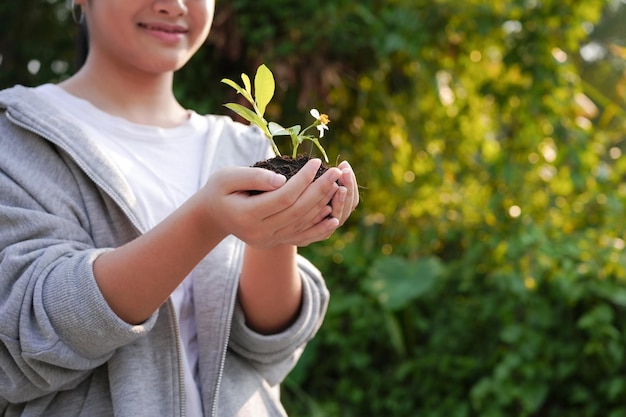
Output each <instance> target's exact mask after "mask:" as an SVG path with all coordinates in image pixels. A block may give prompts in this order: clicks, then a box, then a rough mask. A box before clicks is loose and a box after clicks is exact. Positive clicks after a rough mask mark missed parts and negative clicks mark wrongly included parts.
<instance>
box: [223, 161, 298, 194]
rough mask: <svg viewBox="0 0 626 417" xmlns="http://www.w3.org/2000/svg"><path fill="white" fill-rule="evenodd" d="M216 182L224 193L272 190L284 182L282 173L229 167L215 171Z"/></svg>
mask: <svg viewBox="0 0 626 417" xmlns="http://www.w3.org/2000/svg"><path fill="white" fill-rule="evenodd" d="M213 175H214V176H216V177H217V179H218V180H217V181H216V183H217V184H219V186H220V188H222V190H223V191H224V193H225V194H233V193H237V192H242V191H273V190H276V189H277V188H280V187H281V186H283V185H284V184H285V182H286V181H287V179H286V178H285V176H284V175H280V174H277V173H275V172H272V171H268V170H266V169H262V168H248V167H229V168H224V169H221V170H219V171H217V172H216V173H215V174H213Z"/></svg>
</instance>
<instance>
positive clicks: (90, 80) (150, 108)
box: [60, 60, 189, 127]
mask: <svg viewBox="0 0 626 417" xmlns="http://www.w3.org/2000/svg"><path fill="white" fill-rule="evenodd" d="M172 83H173V73H172V72H167V73H159V74H147V73H145V72H142V73H138V72H134V73H133V72H129V71H125V72H123V71H115V70H111V69H106V70H105V69H103V68H102V67H99V66H98V65H97V63H95V62H90V61H89V60H87V62H86V63H85V65H84V66H83V68H81V69H80V71H78V72H77V73H76V74H75V75H74V76H72V77H71V78H69V79H67V80H65V81H63V82H62V83H61V84H60V87H61V88H63V89H65V90H66V91H67V92H69V93H71V94H73V95H75V96H77V97H80V98H82V99H85V100H87V101H89V102H91V103H92V104H93V105H94V106H96V107H98V108H99V109H101V110H103V111H105V112H107V113H109V114H112V115H114V116H118V117H122V118H124V119H127V120H129V121H131V122H133V123H137V124H143V125H153V126H159V127H175V126H179V125H181V124H183V123H185V122H186V121H187V120H188V118H189V112H188V111H186V110H185V109H184V108H183V107H182V106H181V105H180V104H179V103H178V101H177V100H176V98H175V97H174V93H173V90H172Z"/></svg>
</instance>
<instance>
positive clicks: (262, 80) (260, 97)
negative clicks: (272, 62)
mask: <svg viewBox="0 0 626 417" xmlns="http://www.w3.org/2000/svg"><path fill="white" fill-rule="evenodd" d="M275 88H276V86H275V83H274V75H273V74H272V71H270V69H269V68H267V67H266V66H265V65H264V64H262V65H261V66H259V68H258V69H257V71H256V76H255V77H254V94H255V99H256V105H257V108H258V109H259V114H260V115H261V116H263V115H264V114H265V109H266V107H267V105H268V103H269V102H270V100H272V97H274V90H275Z"/></svg>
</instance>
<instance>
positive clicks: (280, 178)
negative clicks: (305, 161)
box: [270, 172, 287, 188]
mask: <svg viewBox="0 0 626 417" xmlns="http://www.w3.org/2000/svg"><path fill="white" fill-rule="evenodd" d="M285 182H287V178H286V177H285V176H284V175H280V174H276V173H273V172H272V175H271V176H270V185H271V186H272V187H276V188H278V187H280V186H281V185H283V184H284V183H285Z"/></svg>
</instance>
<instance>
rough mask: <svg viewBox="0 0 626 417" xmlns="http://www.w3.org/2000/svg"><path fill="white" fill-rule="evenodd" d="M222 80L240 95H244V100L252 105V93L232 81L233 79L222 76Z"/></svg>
mask: <svg viewBox="0 0 626 417" xmlns="http://www.w3.org/2000/svg"><path fill="white" fill-rule="evenodd" d="M222 82H223V83H224V84H227V85H229V86H231V87H232V88H234V89H235V91H237V93H239V94H241V95H242V96H244V98H245V99H246V100H248V101H249V102H250V104H253V105H254V100H253V99H252V95H251V93H249V92H248V91H246V90H244V89H243V88H241V86H240V85H239V84H237V83H236V82H234V81H233V80H229V79H228V78H224V79H222Z"/></svg>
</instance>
